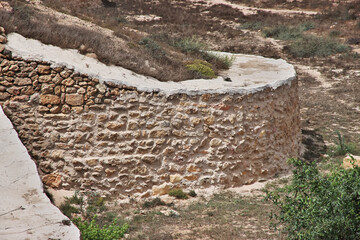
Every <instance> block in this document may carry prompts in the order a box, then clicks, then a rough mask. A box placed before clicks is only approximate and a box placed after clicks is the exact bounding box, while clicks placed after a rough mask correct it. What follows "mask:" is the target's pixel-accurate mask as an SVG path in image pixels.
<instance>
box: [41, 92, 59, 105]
mask: <svg viewBox="0 0 360 240" xmlns="http://www.w3.org/2000/svg"><path fill="white" fill-rule="evenodd" d="M40 103H41V104H43V105H47V104H60V98H59V96H56V95H52V94H45V95H40Z"/></svg>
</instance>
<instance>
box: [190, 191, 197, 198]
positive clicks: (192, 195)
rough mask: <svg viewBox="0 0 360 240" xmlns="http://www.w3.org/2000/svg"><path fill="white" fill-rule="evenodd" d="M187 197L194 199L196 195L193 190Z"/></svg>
mask: <svg viewBox="0 0 360 240" xmlns="http://www.w3.org/2000/svg"><path fill="white" fill-rule="evenodd" d="M188 195H189V196H190V197H196V196H197V194H196V192H195V191H194V190H191V191H190V192H189V193H188Z"/></svg>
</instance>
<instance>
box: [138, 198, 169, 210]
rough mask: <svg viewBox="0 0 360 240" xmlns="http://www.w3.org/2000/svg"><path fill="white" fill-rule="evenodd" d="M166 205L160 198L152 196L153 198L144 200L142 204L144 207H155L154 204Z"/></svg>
mask: <svg viewBox="0 0 360 240" xmlns="http://www.w3.org/2000/svg"><path fill="white" fill-rule="evenodd" d="M164 205H166V203H164V202H163V201H162V200H161V199H160V198H158V197H157V198H154V199H153V200H150V201H145V202H144V204H143V207H144V208H152V207H156V206H164Z"/></svg>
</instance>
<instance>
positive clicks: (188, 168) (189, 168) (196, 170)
mask: <svg viewBox="0 0 360 240" xmlns="http://www.w3.org/2000/svg"><path fill="white" fill-rule="evenodd" d="M186 170H187V171H188V172H201V171H202V169H201V168H199V167H197V166H196V165H194V164H190V165H189V166H188V167H187V169H186Z"/></svg>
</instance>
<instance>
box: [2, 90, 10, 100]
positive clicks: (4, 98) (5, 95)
mask: <svg viewBox="0 0 360 240" xmlns="http://www.w3.org/2000/svg"><path fill="white" fill-rule="evenodd" d="M10 96H11V95H10V94H9V93H7V92H0V100H1V101H3V100H6V99H8V98H9V97H10Z"/></svg>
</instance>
